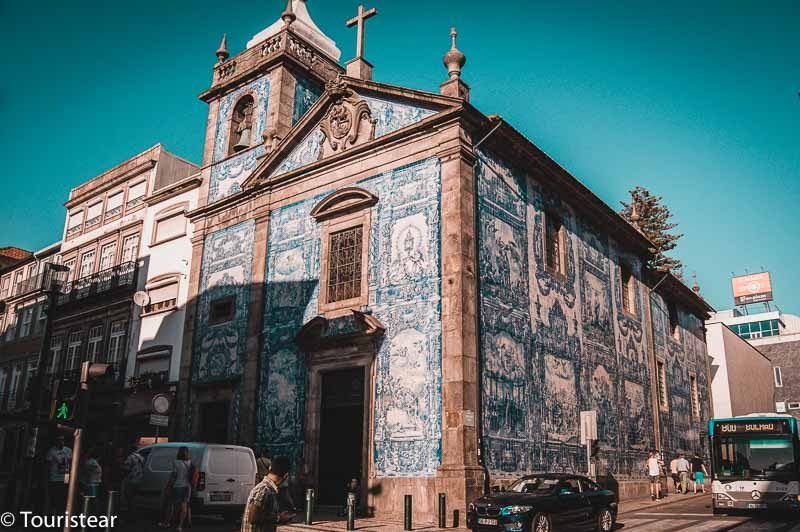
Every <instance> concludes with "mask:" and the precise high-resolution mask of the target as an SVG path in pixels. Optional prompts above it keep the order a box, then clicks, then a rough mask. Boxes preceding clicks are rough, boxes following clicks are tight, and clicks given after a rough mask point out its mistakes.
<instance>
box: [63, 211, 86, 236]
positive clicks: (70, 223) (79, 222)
mask: <svg viewBox="0 0 800 532" xmlns="http://www.w3.org/2000/svg"><path fill="white" fill-rule="evenodd" d="M82 228H83V211H82V210H81V211H76V212H71V213H70V214H69V220H67V236H68V237H70V236H73V235H77V234H78V233H80V232H81V229H82Z"/></svg>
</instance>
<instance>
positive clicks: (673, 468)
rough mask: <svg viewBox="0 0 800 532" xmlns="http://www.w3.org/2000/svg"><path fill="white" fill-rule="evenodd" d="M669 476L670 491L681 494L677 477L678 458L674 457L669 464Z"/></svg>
mask: <svg viewBox="0 0 800 532" xmlns="http://www.w3.org/2000/svg"><path fill="white" fill-rule="evenodd" d="M669 476H670V477H671V478H672V491H673V492H675V493H680V492H681V485H680V481H681V479H680V477H679V476H678V457H677V456H676V457H675V458H673V459H672V460H671V461H670V462H669Z"/></svg>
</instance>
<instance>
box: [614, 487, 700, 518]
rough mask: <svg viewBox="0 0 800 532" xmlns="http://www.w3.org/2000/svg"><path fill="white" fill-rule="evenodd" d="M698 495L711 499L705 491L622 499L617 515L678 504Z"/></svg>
mask: <svg viewBox="0 0 800 532" xmlns="http://www.w3.org/2000/svg"><path fill="white" fill-rule="evenodd" d="M698 497H708V498H709V500H710V499H711V492H710V491H706V492H705V493H701V492H697V494H694V493H692V494H690V495H680V494H674V493H670V494H669V496H668V497H664V498H662V499H659V500H657V501H652V500H650V498H649V497H648V498H646V499H631V500H627V501H622V502H620V503H619V512H618V513H619V515H622V514H628V513H631V512H639V511H641V510H649V509H651V508H659V507H662V506H669V505H671V504H678V503H680V502H685V501H691V500H692V499H697V498H698Z"/></svg>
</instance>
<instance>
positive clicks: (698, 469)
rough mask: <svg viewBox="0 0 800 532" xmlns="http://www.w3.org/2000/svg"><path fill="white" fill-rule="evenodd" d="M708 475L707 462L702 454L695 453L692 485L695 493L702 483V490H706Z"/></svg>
mask: <svg viewBox="0 0 800 532" xmlns="http://www.w3.org/2000/svg"><path fill="white" fill-rule="evenodd" d="M706 475H708V470H707V469H706V464H705V463H704V462H703V459H702V458H700V456H698V455H694V458H692V487H693V489H694V492H695V493H697V486H698V485H700V491H702V492H703V493H705V492H706Z"/></svg>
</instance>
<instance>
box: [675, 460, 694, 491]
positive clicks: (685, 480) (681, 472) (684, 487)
mask: <svg viewBox="0 0 800 532" xmlns="http://www.w3.org/2000/svg"><path fill="white" fill-rule="evenodd" d="M676 467H677V469H678V476H679V477H680V480H681V492H682V493H683V494H684V495H688V494H689V471H690V470H691V469H692V465H691V464H690V463H689V460H687V459H686V457H685V456H684V455H683V453H681V454H680V455H679V456H678V463H677V464H676Z"/></svg>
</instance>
